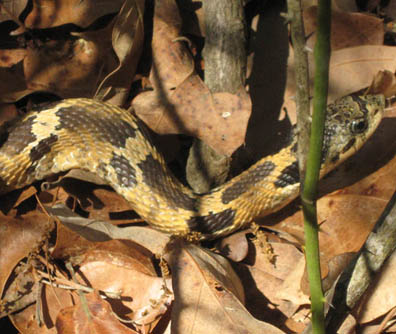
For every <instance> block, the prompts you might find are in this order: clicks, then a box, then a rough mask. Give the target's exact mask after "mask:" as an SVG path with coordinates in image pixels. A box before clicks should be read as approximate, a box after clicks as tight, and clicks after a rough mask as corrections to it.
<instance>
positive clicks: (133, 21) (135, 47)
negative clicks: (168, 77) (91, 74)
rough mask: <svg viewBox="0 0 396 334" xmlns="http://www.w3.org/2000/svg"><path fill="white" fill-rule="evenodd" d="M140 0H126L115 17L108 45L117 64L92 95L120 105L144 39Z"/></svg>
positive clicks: (127, 88) (126, 94)
mask: <svg viewBox="0 0 396 334" xmlns="http://www.w3.org/2000/svg"><path fill="white" fill-rule="evenodd" d="M144 4H145V1H144V0H126V1H125V2H124V4H123V6H122V7H121V10H120V12H119V13H118V15H117V17H116V18H115V22H114V27H113V31H112V38H111V44H112V47H113V50H114V52H115V54H116V55H117V58H118V66H117V67H116V68H115V69H114V70H112V71H111V72H110V73H109V74H108V75H106V77H105V78H104V79H103V81H102V82H101V83H100V85H99V87H98V88H97V91H96V93H95V97H96V98H100V99H101V100H106V101H107V102H111V103H113V104H115V105H118V106H122V105H124V104H125V101H126V99H127V97H128V94H129V88H130V85H131V82H132V79H133V77H134V75H135V71H136V67H137V64H138V61H139V59H140V54H141V52H142V46H143V40H144V27H143V15H144Z"/></svg>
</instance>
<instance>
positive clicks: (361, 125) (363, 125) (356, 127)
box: [351, 118, 368, 134]
mask: <svg viewBox="0 0 396 334" xmlns="http://www.w3.org/2000/svg"><path fill="white" fill-rule="evenodd" d="M367 126H368V123H367V120H366V119H364V118H361V119H356V120H354V121H352V123H351V131H352V133H356V134H358V133H362V132H363V131H364V130H366V129H367Z"/></svg>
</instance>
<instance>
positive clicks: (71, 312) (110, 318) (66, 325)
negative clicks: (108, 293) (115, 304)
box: [56, 293, 138, 334]
mask: <svg viewBox="0 0 396 334" xmlns="http://www.w3.org/2000/svg"><path fill="white" fill-rule="evenodd" d="M76 299H77V301H76V305H74V306H71V307H67V308H64V309H62V310H61V312H60V313H59V315H58V317H57V319H56V332H57V333H58V334H81V333H91V334H94V333H95V334H102V333H103V334H104V333H120V334H133V333H136V334H137V333H138V332H137V331H134V330H132V329H130V328H128V327H127V326H125V325H123V324H122V323H120V321H119V320H118V319H117V318H116V317H115V315H114V314H113V313H112V310H111V307H110V305H109V304H108V303H107V302H106V301H104V300H103V299H101V298H100V296H99V295H98V294H96V293H90V294H87V295H85V300H86V303H85V302H84V301H82V300H81V299H79V298H78V297H77V298H76ZM87 312H89V315H88V314H87Z"/></svg>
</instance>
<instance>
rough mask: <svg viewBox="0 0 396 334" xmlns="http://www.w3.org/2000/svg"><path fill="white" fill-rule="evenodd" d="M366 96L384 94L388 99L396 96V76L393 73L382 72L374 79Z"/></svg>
mask: <svg viewBox="0 0 396 334" xmlns="http://www.w3.org/2000/svg"><path fill="white" fill-rule="evenodd" d="M366 94H383V95H384V96H385V97H387V98H389V97H390V98H391V97H393V96H395V95H396V76H395V73H392V72H391V71H386V70H385V71H380V72H378V73H377V75H376V76H375V77H374V80H373V82H372V84H371V85H370V87H369V88H368V89H367V91H366Z"/></svg>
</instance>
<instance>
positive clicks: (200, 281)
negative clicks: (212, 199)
mask: <svg viewBox="0 0 396 334" xmlns="http://www.w3.org/2000/svg"><path fill="white" fill-rule="evenodd" d="M170 264H171V270H172V280H173V286H174V292H175V301H174V304H173V308H172V325H171V326H172V333H186V332H188V333H219V332H221V333H239V332H241V331H243V332H249V333H267V334H268V333H277V334H280V333H283V332H282V331H281V330H279V329H277V328H276V327H274V326H272V325H270V324H268V323H264V322H261V321H258V320H257V319H255V318H253V317H252V316H251V315H250V313H249V312H248V311H247V310H246V309H245V307H244V306H243V304H242V303H241V301H240V298H241V297H242V296H241V295H240V293H242V292H243V289H242V286H241V283H240V282H239V279H238V278H237V276H236V275H235V273H234V271H233V270H232V268H231V266H230V264H229V263H228V262H227V261H225V259H224V258H222V257H220V256H219V255H216V254H213V253H210V252H208V251H206V250H204V249H202V248H199V247H198V246H195V245H191V244H184V245H182V244H180V243H179V244H177V246H176V247H175V249H174V251H173V252H172V254H171V255H170Z"/></svg>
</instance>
